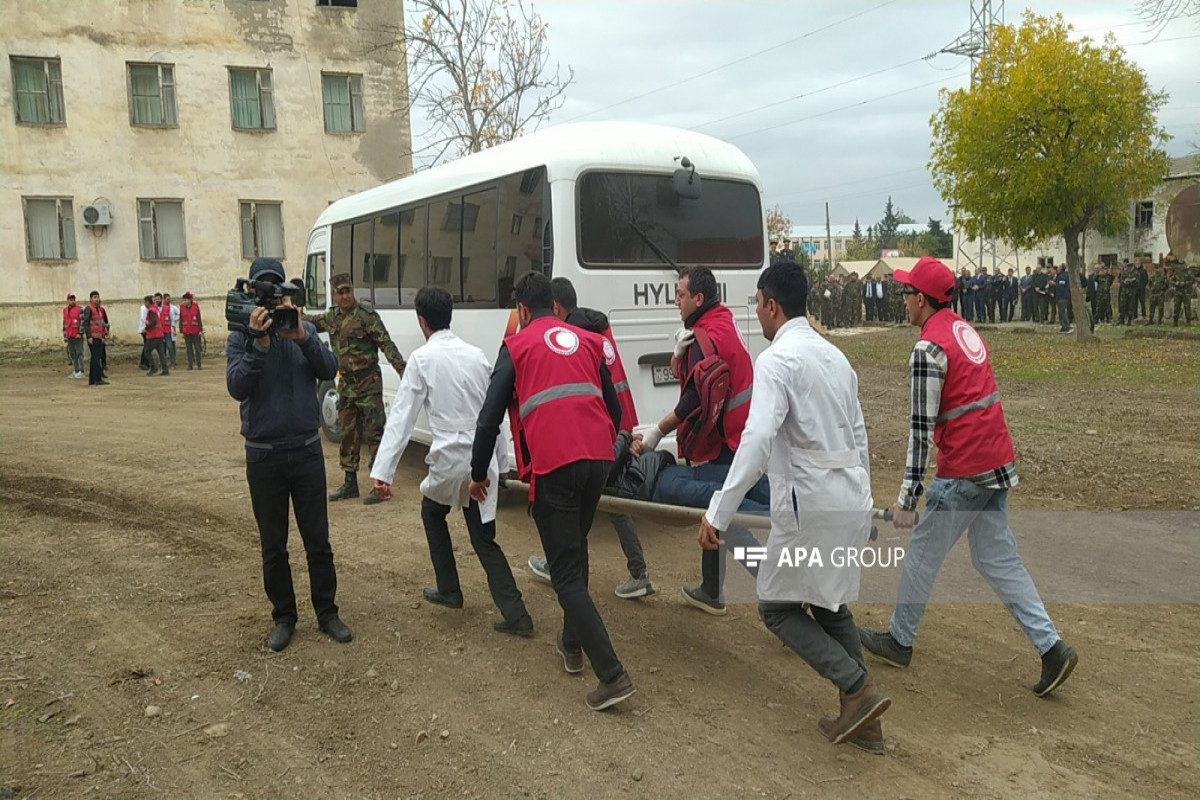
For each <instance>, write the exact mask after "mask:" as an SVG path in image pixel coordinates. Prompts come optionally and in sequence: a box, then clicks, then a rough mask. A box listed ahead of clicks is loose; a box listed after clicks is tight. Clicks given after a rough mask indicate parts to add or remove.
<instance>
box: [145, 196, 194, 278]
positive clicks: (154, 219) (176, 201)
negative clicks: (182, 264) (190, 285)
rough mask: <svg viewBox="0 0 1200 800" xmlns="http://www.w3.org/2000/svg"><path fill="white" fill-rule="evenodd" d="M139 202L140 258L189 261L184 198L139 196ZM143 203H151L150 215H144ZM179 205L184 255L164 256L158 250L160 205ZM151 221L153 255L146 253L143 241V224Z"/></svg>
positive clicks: (155, 260) (157, 260)
mask: <svg viewBox="0 0 1200 800" xmlns="http://www.w3.org/2000/svg"><path fill="white" fill-rule="evenodd" d="M136 202H137V221H138V258H139V259H140V260H142V261H154V262H159V261H166V262H175V261H187V217H186V216H185V215H184V210H183V198H182V197H139V198H137V200H136ZM142 203H149V209H150V216H149V217H143V216H142ZM159 204H162V205H177V206H179V229H180V235H181V236H182V242H181V245H182V248H183V255H179V256H164V255H160V254H159V252H158V214H157V208H158V205H159ZM146 222H149V223H150V242H151V244H152V245H153V251H154V254H153V255H149V256H148V255H146V252H145V243H144V242H143V241H142V235H143V233H144V230H143V227H142V226H143V225H144V224H145V223H146Z"/></svg>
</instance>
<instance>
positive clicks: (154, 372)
mask: <svg viewBox="0 0 1200 800" xmlns="http://www.w3.org/2000/svg"><path fill="white" fill-rule="evenodd" d="M157 374H158V370H156V369H152V370H149V371H148V372H147V373H146V377H147V378H152V377H154V376H155V375H157Z"/></svg>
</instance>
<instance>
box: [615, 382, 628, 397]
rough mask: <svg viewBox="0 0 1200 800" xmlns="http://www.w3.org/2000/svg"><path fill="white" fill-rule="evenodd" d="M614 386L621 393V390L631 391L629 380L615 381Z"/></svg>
mask: <svg viewBox="0 0 1200 800" xmlns="http://www.w3.org/2000/svg"><path fill="white" fill-rule="evenodd" d="M613 388H614V389H616V390H617V394H620V393H621V392H628V391H629V381H621V382H620V383H614V384H613Z"/></svg>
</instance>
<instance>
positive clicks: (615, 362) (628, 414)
mask: <svg viewBox="0 0 1200 800" xmlns="http://www.w3.org/2000/svg"><path fill="white" fill-rule="evenodd" d="M600 335H601V336H603V337H604V341H603V342H602V344H603V346H604V363H605V364H607V365H608V372H609V374H610V375H611V376H612V381H613V386H614V387H615V388H616V390H617V400H618V401H619V402H620V403H621V427H620V430H623V431H629V432H630V433H632V432H633V429H634V428H636V427H637V424H638V417H637V409H635V408H634V407H633V391H632V390H631V389H630V388H629V377H628V376H627V375H626V374H625V365H624V364H622V363H621V354H620V353H619V352H617V342H616V340H615V339H613V334H612V328H611V327H608V328H605V329H604V331H603V333H601V334H600Z"/></svg>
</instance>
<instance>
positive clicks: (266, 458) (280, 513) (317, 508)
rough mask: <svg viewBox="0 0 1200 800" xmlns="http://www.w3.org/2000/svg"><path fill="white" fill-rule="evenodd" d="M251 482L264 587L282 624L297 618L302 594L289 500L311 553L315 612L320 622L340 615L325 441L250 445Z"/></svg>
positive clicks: (306, 550) (248, 471)
mask: <svg viewBox="0 0 1200 800" xmlns="http://www.w3.org/2000/svg"><path fill="white" fill-rule="evenodd" d="M246 482H247V483H248V484H250V504H251V506H252V507H253V509H254V520H255V521H256V522H257V523H258V538H259V543H260V544H261V545H262V562H263V587H264V588H265V589H266V590H267V598H268V599H270V601H271V616H272V617H273V618H274V620H275V621H276V622H290V623H292V624H295V622H296V592H295V590H294V589H293V587H292V568H291V565H290V564H289V563H288V550H287V540H288V501H289V500H290V501H291V505H292V508H293V510H294V511H295V512H296V526H297V527H298V528H299V529H300V538H301V540H303V542H304V553H305V555H306V556H307V557H308V582H309V585H310V587H311V589H312V604H313V610H314V611H315V612H316V614H317V619H318V620H319V621H320V622H325V621H326V620H329V619H331V618H333V617H336V616H337V613H338V607H337V604H336V603H335V602H334V600H333V598H334V595H335V594H337V573H336V572H335V571H334V567H333V548H332V547H330V546H329V513H328V508H327V507H326V505H325V456H324V454H323V453H322V452H321V442H320V441H315V442H313V443H312V444H310V445H307V446H305V447H302V448H299V449H296V450H262V449H258V448H251V447H247V448H246Z"/></svg>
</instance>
